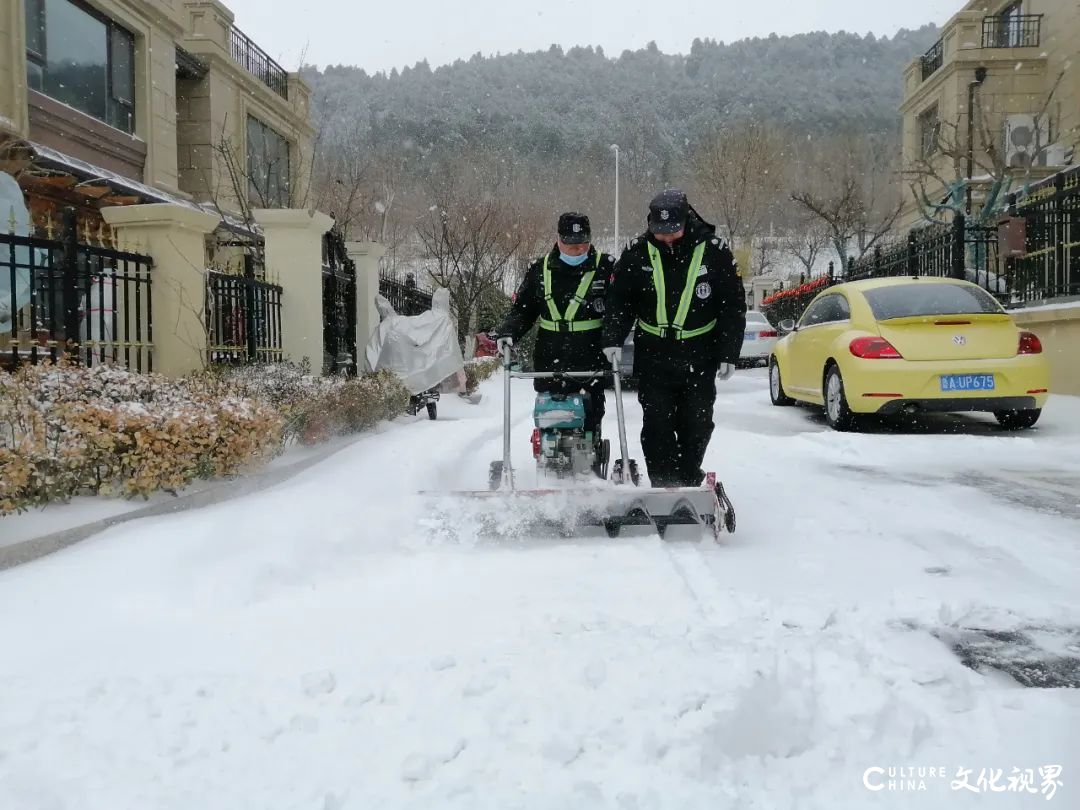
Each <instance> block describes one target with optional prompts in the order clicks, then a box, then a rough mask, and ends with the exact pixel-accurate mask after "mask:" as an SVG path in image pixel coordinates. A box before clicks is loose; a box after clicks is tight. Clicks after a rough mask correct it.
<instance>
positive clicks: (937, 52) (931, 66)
mask: <svg viewBox="0 0 1080 810" xmlns="http://www.w3.org/2000/svg"><path fill="white" fill-rule="evenodd" d="M944 61H945V48H944V45H943V44H942V41H941V40H940V39H939V40H938V41H937V42H935V43H934V44H933V46H932V47H931V48H930V50H928V51H927V52H926V53H924V54H923V56H922V77H923V79H924V80H925V79H928V78H930V76H932V75H933V74H934V73H936V72H937V70H938V69H939V68H940V67H941V65H942V64H943V63H944Z"/></svg>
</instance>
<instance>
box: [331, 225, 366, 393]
mask: <svg viewBox="0 0 1080 810" xmlns="http://www.w3.org/2000/svg"><path fill="white" fill-rule="evenodd" d="M322 285H323V286H322V311H323V370H324V372H325V373H326V374H349V375H351V374H355V373H356V372H357V370H358V366H357V359H358V358H357V353H356V341H357V337H356V263H355V262H354V261H353V260H352V259H350V258H349V255H348V253H347V252H346V250H345V240H344V238H343V237H342V236H341V234H340V233H338V232H336V231H330V232H329V233H327V234H325V235H324V236H323V264H322ZM365 338H366V336H365Z"/></svg>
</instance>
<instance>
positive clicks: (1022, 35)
mask: <svg viewBox="0 0 1080 810" xmlns="http://www.w3.org/2000/svg"><path fill="white" fill-rule="evenodd" d="M1041 38H1042V15H1041V14H1021V13H1020V4H1019V3H1016V4H1014V5H1012V6H1009V8H1008V9H1006V10H1005V11H1004V12H1003V13H1001V14H998V15H996V16H993V17H984V18H983V38H982V45H983V47H984V48H1038V47H1039V43H1040V41H1041Z"/></svg>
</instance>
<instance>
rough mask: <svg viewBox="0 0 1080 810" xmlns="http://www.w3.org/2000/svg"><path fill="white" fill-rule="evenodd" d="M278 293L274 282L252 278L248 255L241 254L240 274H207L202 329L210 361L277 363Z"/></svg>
mask: <svg viewBox="0 0 1080 810" xmlns="http://www.w3.org/2000/svg"><path fill="white" fill-rule="evenodd" d="M281 293H282V290H281V287H280V286H278V285H277V284H270V283H268V282H266V281H263V280H261V279H259V278H257V277H256V274H255V262H254V259H253V258H252V257H251V256H245V257H244V272H243V274H242V275H233V274H229V273H217V272H211V273H208V274H207V278H206V331H207V351H208V353H209V360H210V362H211V363H214V364H219V365H241V364H244V363H277V362H280V361H281V360H282V359H283V352H282V346H281Z"/></svg>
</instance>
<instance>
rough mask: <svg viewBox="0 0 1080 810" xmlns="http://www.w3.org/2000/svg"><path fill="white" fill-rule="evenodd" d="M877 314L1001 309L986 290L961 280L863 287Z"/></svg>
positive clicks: (878, 316) (882, 318)
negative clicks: (867, 288) (962, 283)
mask: <svg viewBox="0 0 1080 810" xmlns="http://www.w3.org/2000/svg"><path fill="white" fill-rule="evenodd" d="M863 295H864V296H866V301H867V303H869V304H870V309H871V311H873V313H874V318H875V319H877V320H879V321H887V320H890V319H892V318H916V317H919V316H921V315H972V314H979V313H997V312H1002V311H1003V310H1002V309H1001V304H999V303H998V302H997V300H995V298H994V297H993V296H992V295H990V293H988V292H986V291H985V290H981V289H979V288H978V287H968V286H965V285H960V284H934V283H932V282H931V283H929V284H924V283H921V282H920V283H917V284H901V285H898V286H896V287H878V288H877V289H873V290H863Z"/></svg>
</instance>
